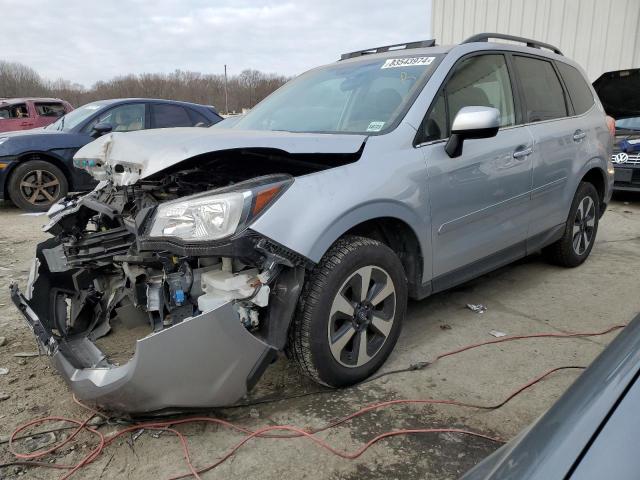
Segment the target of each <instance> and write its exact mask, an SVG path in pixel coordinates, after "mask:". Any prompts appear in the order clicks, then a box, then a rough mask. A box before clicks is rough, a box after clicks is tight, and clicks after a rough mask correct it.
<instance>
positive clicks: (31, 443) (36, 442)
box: [23, 432, 56, 452]
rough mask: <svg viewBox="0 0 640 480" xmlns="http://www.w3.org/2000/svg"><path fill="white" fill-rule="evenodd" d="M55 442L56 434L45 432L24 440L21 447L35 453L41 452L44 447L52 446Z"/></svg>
mask: <svg viewBox="0 0 640 480" xmlns="http://www.w3.org/2000/svg"><path fill="white" fill-rule="evenodd" d="M55 442H56V434H55V433H53V432H47V433H40V434H38V435H33V436H31V437H29V438H25V439H24V441H23V445H24V448H25V449H26V450H27V451H28V452H35V451H37V450H42V449H43V448H44V447H46V446H49V445H52V444H54V443H55Z"/></svg>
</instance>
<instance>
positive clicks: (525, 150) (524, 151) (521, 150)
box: [513, 146, 533, 158]
mask: <svg viewBox="0 0 640 480" xmlns="http://www.w3.org/2000/svg"><path fill="white" fill-rule="evenodd" d="M532 153H533V147H524V146H522V147H518V148H517V149H516V151H515V152H513V158H523V157H526V156H528V155H531V154H532Z"/></svg>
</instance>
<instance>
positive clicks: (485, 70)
mask: <svg viewBox="0 0 640 480" xmlns="http://www.w3.org/2000/svg"><path fill="white" fill-rule="evenodd" d="M515 91H516V89H515V84H514V82H513V78H512V75H511V73H510V69H509V67H508V58H507V56H506V55H504V54H501V53H481V54H473V55H471V56H467V57H464V58H463V59H461V60H460V61H458V63H457V64H456V66H455V67H454V69H453V70H452V73H451V74H450V75H449V78H448V79H447V80H446V81H445V83H444V85H443V86H442V88H441V91H440V93H439V94H438V96H437V97H436V99H435V100H434V102H433V104H432V105H431V108H430V111H429V112H428V113H427V116H426V117H425V120H424V121H423V124H422V126H421V129H420V130H421V131H420V132H419V135H420V136H421V142H420V143H421V144H422V147H421V148H422V149H423V152H424V154H425V156H426V162H427V172H428V190H429V198H430V203H431V216H432V232H431V234H432V243H433V276H434V277H435V278H434V289H435V290H440V289H443V288H447V287H448V286H450V285H451V284H455V283H459V282H461V281H464V280H466V279H468V278H471V277H473V276H476V275H478V274H480V273H482V272H484V271H487V270H490V269H492V268H494V267H495V266H496V265H498V264H505V263H509V262H510V261H511V260H513V259H515V258H518V257H521V256H523V255H524V252H525V246H524V243H525V239H526V235H527V227H528V215H527V211H528V208H529V195H530V189H531V168H532V163H531V157H530V155H529V154H528V152H529V151H530V149H531V147H532V138H531V135H530V133H529V131H528V129H527V128H526V127H525V126H524V125H522V124H521V122H520V121H519V115H518V108H517V105H518V102H517V99H516V98H514V95H513V93H514V92H515ZM466 106H490V107H494V108H497V109H498V110H500V116H501V128H500V130H499V131H498V134H497V136H496V137H495V138H488V139H477V140H466V141H465V143H464V148H463V153H462V156H461V157H458V158H450V157H449V156H448V155H447V153H446V152H445V150H444V144H445V142H446V139H447V138H448V137H449V133H450V130H451V124H452V122H453V119H454V117H455V115H456V113H457V112H458V111H459V110H460V109H461V108H462V107H466Z"/></svg>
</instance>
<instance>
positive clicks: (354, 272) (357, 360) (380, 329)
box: [287, 236, 407, 387]
mask: <svg viewBox="0 0 640 480" xmlns="http://www.w3.org/2000/svg"><path fill="white" fill-rule="evenodd" d="M406 307H407V280H406V276H405V272H404V269H403V267H402V264H401V263H400V260H399V258H398V257H397V255H396V254H395V253H394V252H393V250H391V249H390V248H389V247H387V246H386V245H384V244H382V243H380V242H378V241H376V240H372V239H369V238H365V237H356V236H346V237H343V238H341V239H339V240H338V241H337V242H336V243H335V244H334V245H333V246H332V247H331V249H330V250H329V251H328V252H327V253H326V254H325V255H324V257H323V258H322V260H321V261H320V263H318V265H316V267H315V268H314V270H313V272H312V273H311V276H310V278H309V279H307V281H306V283H305V286H304V289H303V293H302V295H301V298H300V302H299V306H298V312H297V314H296V318H295V320H294V324H293V326H292V327H291V331H290V333H289V345H288V348H287V351H288V354H289V356H290V357H291V358H293V359H294V360H295V361H296V362H297V363H298V365H299V367H300V369H301V370H302V372H303V373H304V374H305V375H307V376H309V377H311V378H312V379H313V380H315V381H316V382H319V383H322V384H324V385H328V386H331V387H341V386H346V385H352V384H354V383H358V382H360V381H362V380H364V379H366V378H367V377H369V376H370V375H371V374H372V373H373V372H375V371H376V370H378V369H379V368H380V366H382V364H383V363H384V361H385V360H386V359H387V357H388V356H389V354H390V353H391V351H392V350H393V347H394V345H395V344H396V341H397V339H398V335H399V334H400V326H401V323H402V320H403V318H404V315H405V311H406Z"/></svg>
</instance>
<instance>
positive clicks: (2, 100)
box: [0, 97, 65, 105]
mask: <svg viewBox="0 0 640 480" xmlns="http://www.w3.org/2000/svg"><path fill="white" fill-rule="evenodd" d="M64 101H65V100H62V99H60V98H47V97H24V98H0V104H5V105H14V104H16V103H24V102H64Z"/></svg>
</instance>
